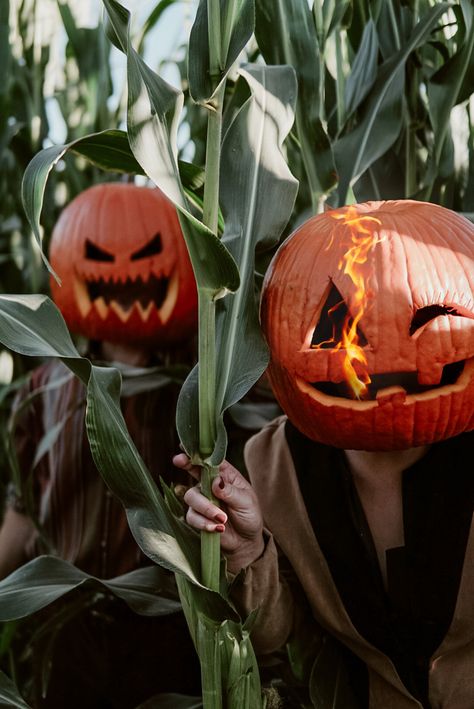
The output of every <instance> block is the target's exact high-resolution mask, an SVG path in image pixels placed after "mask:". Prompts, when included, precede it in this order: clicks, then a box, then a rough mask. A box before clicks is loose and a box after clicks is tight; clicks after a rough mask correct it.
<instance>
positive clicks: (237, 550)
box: [173, 453, 264, 573]
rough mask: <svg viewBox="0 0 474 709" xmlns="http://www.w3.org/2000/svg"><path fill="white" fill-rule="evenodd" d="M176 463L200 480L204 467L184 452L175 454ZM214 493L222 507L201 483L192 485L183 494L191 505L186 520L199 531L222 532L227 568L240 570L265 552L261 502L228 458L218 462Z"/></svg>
mask: <svg viewBox="0 0 474 709" xmlns="http://www.w3.org/2000/svg"><path fill="white" fill-rule="evenodd" d="M173 463H174V465H175V466H176V467H177V468H181V469H183V470H187V471H188V472H189V474H190V475H192V477H193V478H195V479H196V480H200V478H201V470H202V469H201V468H200V467H199V466H197V465H192V464H191V461H190V460H189V458H188V456H187V455H186V454H185V453H179V454H178V455H175V456H174V458H173ZM212 494H213V495H214V497H215V498H216V499H217V500H219V501H220V502H221V504H222V507H218V506H217V505H215V504H214V503H213V502H211V501H210V500H208V499H207V497H205V495H203V494H202V492H201V489H200V486H199V484H198V485H195V486H194V487H191V488H189V490H188V491H187V492H186V494H185V495H184V501H185V503H186V504H187V505H188V511H187V513H186V521H187V523H188V524H189V525H190V526H191V527H194V529H197V530H198V531H203V530H205V531H206V532H218V533H220V534H221V548H222V551H223V553H224V555H225V556H226V558H227V568H228V569H229V571H230V572H231V573H237V571H239V570H240V569H242V568H245V567H246V566H249V565H250V564H251V563H253V562H254V561H255V560H256V559H258V557H259V556H261V554H262V553H263V549H264V541H263V534H262V532H263V518H262V513H261V510H260V505H259V503H258V500H257V496H256V494H255V492H254V490H253V488H252V486H251V485H250V483H249V482H248V481H247V480H246V479H245V478H244V477H243V476H242V475H241V474H240V473H239V471H238V470H237V469H236V468H234V467H233V466H232V465H231V464H230V463H228V462H227V461H224V462H223V463H221V465H220V466H219V475H218V476H216V478H215V479H214V481H213V483H212Z"/></svg>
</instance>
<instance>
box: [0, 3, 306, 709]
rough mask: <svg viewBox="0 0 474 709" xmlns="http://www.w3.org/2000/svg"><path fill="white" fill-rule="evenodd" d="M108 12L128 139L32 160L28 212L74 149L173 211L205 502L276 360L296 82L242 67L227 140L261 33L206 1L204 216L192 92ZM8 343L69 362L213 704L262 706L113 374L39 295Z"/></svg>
mask: <svg viewBox="0 0 474 709" xmlns="http://www.w3.org/2000/svg"><path fill="white" fill-rule="evenodd" d="M104 6H105V9H106V13H107V33H108V35H109V37H110V39H111V40H112V42H113V43H114V44H115V46H116V47H117V48H118V49H119V50H120V51H122V52H124V53H125V54H126V56H127V78H128V118H127V134H126V135H125V134H123V133H119V132H114V131H106V132H102V133H99V134H93V135H91V136H87V137H85V138H82V139H77V140H74V141H72V142H71V143H69V144H68V145H67V146H55V147H52V148H49V149H47V150H45V151H43V152H42V153H39V154H38V155H37V156H36V158H35V159H34V160H33V161H32V163H31V164H30V166H29V168H28V170H27V172H26V174H25V179H24V187H23V194H24V203H25V208H26V211H27V214H28V215H29V218H30V220H31V224H32V227H33V229H34V231H35V234H36V236H37V239H38V241H40V232H39V216H40V212H41V208H42V202H43V196H44V190H45V185H46V182H47V178H48V175H49V173H50V171H51V169H52V167H53V166H54V164H55V163H56V162H57V161H58V160H59V158H61V157H62V156H63V155H64V154H65V153H66V152H67V151H68V150H69V151H71V150H72V151H74V152H76V153H79V154H82V155H84V156H87V157H89V158H92V159H93V160H94V162H95V163H96V164H99V165H102V166H104V167H108V168H112V169H119V168H121V169H124V170H132V171H133V170H134V171H143V172H144V173H145V174H147V175H148V176H149V177H150V178H151V179H152V180H153V181H154V182H155V184H157V185H158V186H159V187H160V188H161V189H162V190H163V191H164V192H165V194H167V195H168V197H169V198H170V199H171V200H172V201H173V202H174V203H175V204H176V207H177V208H178V211H179V216H180V220H181V224H182V228H183V232H184V235H185V239H186V243H187V245H188V249H189V253H190V257H191V260H192V263H193V268H194V272H195V276H196V281H197V286H198V292H199V365H198V367H197V368H196V370H195V371H194V372H193V373H192V374H191V376H190V378H189V379H188V381H187V382H186V384H185V385H184V387H183V391H182V395H181V398H180V402H179V410H178V417H177V418H178V430H179V433H180V437H181V440H182V443H183V446H184V447H185V449H186V450H187V451H188V453H189V455H190V456H191V458H192V459H193V460H194V461H195V462H197V463H199V464H200V465H201V466H202V468H203V488H204V489H205V490H206V489H207V491H208V494H210V492H209V491H210V485H211V481H212V478H213V476H214V475H215V474H216V472H217V469H218V465H219V463H220V461H222V459H223V457H224V455H225V450H226V433H225V428H224V425H223V415H224V412H225V410H226V409H227V408H228V407H229V406H231V405H232V404H233V403H235V402H236V401H238V400H239V399H240V398H241V397H242V396H243V395H245V393H246V392H247V391H248V390H249V389H250V388H251V386H252V385H253V384H254V383H255V382H256V380H257V379H258V378H259V377H260V375H261V374H262V372H263V371H264V369H265V367H266V364H267V359H268V357H267V351H266V347H265V345H264V343H263V340H262V337H261V334H260V331H259V327H258V318H257V314H256V304H255V284H254V259H255V250H256V248H257V247H259V248H263V247H266V248H268V247H271V246H274V245H275V244H276V243H277V241H278V238H279V236H280V234H281V231H282V230H283V228H284V226H285V225H286V223H287V221H288V219H289V217H290V214H291V211H292V208H293V204H294V199H295V195H296V189H297V183H296V180H295V179H294V178H293V177H292V175H291V173H290V172H289V170H288V168H287V166H286V163H285V160H284V157H283V153H282V146H283V141H284V139H285V137H286V136H287V134H288V132H289V130H290V128H291V125H292V122H293V108H294V103H295V100H296V81H295V77H294V72H293V70H292V69H291V68H290V67H285V66H282V67H264V66H259V65H248V66H246V67H245V68H241V69H240V78H239V82H240V83H242V84H243V85H244V86H245V87H246V89H245V91H244V92H243V95H244V96H245V99H244V100H243V102H241V103H240V104H237V105H236V106H234V110H233V118H232V120H231V121H230V124H229V125H228V127H227V129H226V131H225V134H223V130H222V125H223V111H224V97H225V87H226V80H227V75H228V73H229V71H230V69H231V67H232V66H233V65H234V63H235V62H236V60H237V58H238V56H239V54H240V52H241V51H242V50H243V48H244V47H245V45H246V44H247V42H248V40H249V39H250V37H251V35H252V32H253V28H254V6H253V2H252V0H233V1H231V2H228V1H227V2H218V1H217V2H216V1H215V0H211V1H210V2H209V3H207V2H206V1H205V0H203V1H202V2H201V3H200V5H199V8H198V13H197V17H196V21H195V23H194V26H193V29H192V33H191V38H190V45H189V55H190V59H189V84H190V90H191V95H192V97H193V100H194V101H195V102H196V103H198V104H199V105H201V106H203V107H204V109H205V110H206V111H207V112H208V135H207V145H206V164H205V176H206V179H205V188H204V200H203V209H202V213H201V212H199V211H196V209H195V207H194V206H193V203H191V202H190V200H189V199H188V195H187V192H186V190H185V189H184V186H183V182H182V180H181V177H180V172H179V165H178V160H177V145H176V131H177V125H178V122H179V119H180V114H181V111H182V105H183V96H182V94H181V92H180V91H178V90H176V89H174V88H172V87H171V86H169V85H168V84H166V82H164V81H163V80H162V79H161V78H160V77H159V76H158V75H157V74H156V73H154V72H153V71H152V70H151V69H150V68H149V67H148V66H147V65H146V64H145V63H144V61H143V60H142V58H141V57H140V55H139V54H138V53H137V52H136V51H135V49H134V48H133V46H132V43H131V39H130V16H129V13H128V12H127V11H126V10H125V9H124V8H123V7H122V6H121V5H120V4H119V3H118V2H116V1H115V0H104ZM128 145H129V146H130V148H128ZM137 166H138V167H137ZM270 205H271V206H270ZM220 211H221V212H222V216H223V220H224V224H225V226H224V229H223V233H222V234H220V233H219V231H218V224H219V213H220ZM0 337H1V339H2V341H3V342H4V343H5V344H6V345H7V346H8V347H11V348H12V349H15V350H16V351H19V352H21V353H22V354H36V355H42V356H59V357H61V358H62V359H63V361H64V362H65V363H66V364H67V365H68V366H69V367H70V368H71V369H72V371H74V372H75V373H76V374H77V376H79V377H80V378H81V379H82V380H83V381H84V383H85V384H86V385H87V387H88V399H87V412H86V426H87V432H88V436H89V440H90V443H91V449H92V453H93V456H94V459H95V462H96V464H97V467H98V468H99V470H100V471H101V473H102V475H103V477H104V479H105V481H106V483H107V484H108V485H109V486H110V487H111V488H112V489H113V490H114V492H115V493H116V494H117V495H118V497H119V498H120V499H121V500H122V502H123V503H124V505H125V507H126V509H127V514H128V519H129V524H130V527H131V529H132V532H133V533H134V535H135V537H136V539H137V542H138V543H139V544H140V546H141V547H142V549H143V550H144V551H145V553H146V554H147V555H148V556H149V557H150V558H152V559H153V560H154V561H156V562H157V563H159V564H162V565H164V566H165V567H167V568H169V569H171V570H172V571H174V572H175V573H176V574H177V580H178V588H179V590H180V596H181V600H182V603H183V607H184V610H185V613H186V616H187V619H188V623H189V626H190V630H191V633H192V636H193V639H194V641H195V644H196V648H197V650H198V653H199V656H200V660H201V666H202V686H203V702H204V707H205V708H206V709H218V708H220V707H229V708H231V707H239V709H240V708H241V707H249V708H250V707H252V709H253V708H254V707H255V708H257V707H259V706H261V704H262V698H261V689H260V681H259V673H258V667H257V664H256V660H255V656H254V653H253V650H252V646H251V644H250V640H249V630H250V624H251V621H246V622H245V623H244V624H242V621H241V620H240V618H239V616H238V614H237V613H236V611H235V609H234V608H233V606H232V603H231V602H230V600H229V596H228V590H229V588H228V583H227V581H226V578H225V576H224V575H221V573H220V571H221V566H222V563H223V562H221V558H220V553H219V548H218V544H217V545H216V541H217V543H218V538H217V537H216V536H209V535H207V534H203V535H202V539H201V543H199V541H198V539H197V535H196V533H195V532H193V531H191V530H190V529H189V528H188V527H187V526H186V524H185V523H184V522H183V520H182V518H181V514H182V510H181V507H180V505H179V504H178V502H177V500H176V498H174V496H173V493H172V492H171V491H170V490H168V489H165V496H164V497H163V496H162V495H161V494H160V492H159V491H158V489H157V487H156V485H155V484H154V482H153V481H152V479H151V476H150V474H149V472H148V471H147V470H146V468H145V466H144V464H143V462H142V461H141V458H140V456H139V454H138V452H137V451H136V449H135V448H134V446H133V443H132V441H131V440H130V437H129V436H128V433H127V431H126V428H125V424H124V422H123V418H122V416H121V413H120V407H119V391H120V381H119V376H118V374H117V373H116V372H115V371H112V370H103V369H101V368H99V367H96V366H94V365H91V364H90V362H88V361H87V360H83V359H81V358H79V356H78V355H77V352H76V351H75V348H74V346H73V344H72V342H71V340H70V338H69V336H68V334H67V330H66V328H65V326H64V323H63V321H62V318H61V317H60V315H59V313H58V312H57V311H56V309H55V307H54V305H53V304H52V303H51V301H49V300H48V299H47V298H45V297H37V296H32V297H29V298H28V297H23V298H20V297H14V296H10V297H7V296H4V297H3V298H2V299H1V312H0ZM0 585H1V584H0Z"/></svg>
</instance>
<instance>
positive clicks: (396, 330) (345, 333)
mask: <svg viewBox="0 0 474 709" xmlns="http://www.w3.org/2000/svg"><path fill="white" fill-rule="evenodd" d="M364 240H365V241H364ZM349 256H350V258H349ZM261 320H262V325H263V328H264V331H265V333H266V337H267V340H268V343H269V346H270V351H271V363H270V368H269V376H270V379H271V382H272V385H273V388H274V391H275V394H276V397H277V399H278V400H279V402H280V405H281V406H282V408H283V410H284V411H285V412H286V413H287V415H288V417H289V418H290V419H291V421H292V422H293V423H294V424H295V425H296V426H297V427H298V428H299V429H300V430H301V431H302V432H303V433H304V434H305V435H307V436H308V437H309V438H312V439H314V440H318V441H322V442H325V443H328V444H331V445H334V446H337V447H341V448H346V449H347V448H348V449H350V448H357V449H365V450H395V449H404V448H410V447H413V446H420V445H425V444H429V443H432V442H435V441H437V440H441V439H444V438H449V437H451V436H454V435H457V434H459V433H462V432H464V431H468V430H471V429H473V428H474V225H473V224H472V223H471V222H469V221H468V220H467V219H465V218H464V217H462V216H460V215H459V214H456V213H454V212H452V211H451V210H448V209H446V208H444V207H441V206H438V205H434V204H428V203H422V202H415V201H410V200H400V201H388V202H371V203H366V204H359V205H353V206H351V207H343V208H341V209H336V210H331V211H328V212H326V213H324V214H320V215H318V216H316V217H313V218H311V219H309V220H308V221H307V222H306V223H305V224H303V225H302V226H301V227H300V228H299V229H298V230H297V231H296V232H295V233H294V234H293V235H291V236H290V237H289V238H288V239H287V240H286V241H285V242H284V244H283V245H282V246H281V247H280V249H279V251H278V252H277V254H276V255H275V257H274V259H273V261H272V263H271V265H270V268H269V270H268V272H267V275H266V278H265V282H264V287H263V293H262V304H261Z"/></svg>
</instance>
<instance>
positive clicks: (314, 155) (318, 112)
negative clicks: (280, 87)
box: [255, 0, 337, 212]
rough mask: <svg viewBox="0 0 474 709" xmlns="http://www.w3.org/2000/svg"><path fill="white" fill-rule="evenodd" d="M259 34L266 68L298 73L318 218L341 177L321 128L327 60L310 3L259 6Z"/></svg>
mask: <svg viewBox="0 0 474 709" xmlns="http://www.w3.org/2000/svg"><path fill="white" fill-rule="evenodd" d="M315 4H316V3H315ZM255 34H256V38H257V41H258V45H259V48H260V50H261V52H262V54H263V56H264V58H265V61H266V62H267V64H289V65H290V66H292V67H293V68H294V70H295V71H296V76H297V80H298V102H297V104H296V130H297V134H298V140H299V143H300V146H301V157H302V160H303V164H304V167H305V172H306V176H307V179H308V183H309V187H310V190H311V200H312V204H313V211H315V212H316V211H318V209H319V204H320V201H321V199H322V197H323V196H324V195H327V194H329V192H331V191H332V190H333V189H334V187H335V185H336V182H337V175H336V170H335V167H334V159H333V156H332V150H331V145H330V142H329V138H328V136H327V133H326V131H325V128H324V127H323V123H322V119H323V117H324V111H323V80H324V71H325V69H324V57H323V54H322V50H321V47H320V46H319V44H318V38H317V35H316V29H315V26H314V21H313V16H312V13H311V10H310V8H309V6H308V3H307V2H294V1H293V0H277V2H275V0H257V3H256V28H255Z"/></svg>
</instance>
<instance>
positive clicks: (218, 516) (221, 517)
mask: <svg viewBox="0 0 474 709" xmlns="http://www.w3.org/2000/svg"><path fill="white" fill-rule="evenodd" d="M214 519H215V520H216V522H224V523H225V522H227V515H226V514H225V512H218V513H217V514H215V515H214Z"/></svg>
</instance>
